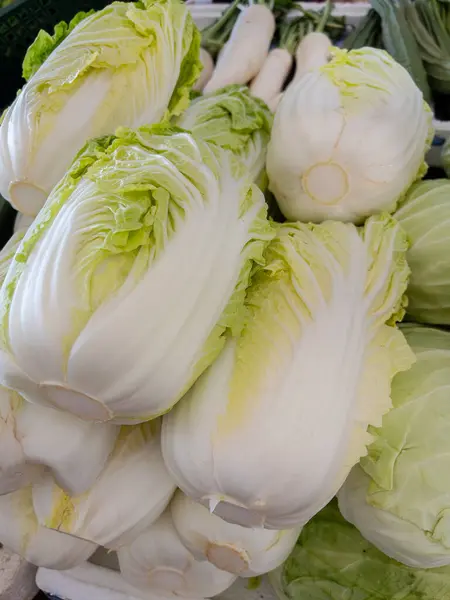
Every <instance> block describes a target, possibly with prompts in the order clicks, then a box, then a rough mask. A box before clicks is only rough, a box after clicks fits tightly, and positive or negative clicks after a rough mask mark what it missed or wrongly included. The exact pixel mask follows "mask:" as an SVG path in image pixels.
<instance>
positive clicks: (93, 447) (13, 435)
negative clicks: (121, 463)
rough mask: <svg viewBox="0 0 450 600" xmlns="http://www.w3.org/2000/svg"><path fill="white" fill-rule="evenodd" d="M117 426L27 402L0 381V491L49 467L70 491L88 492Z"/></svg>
mask: <svg viewBox="0 0 450 600" xmlns="http://www.w3.org/2000/svg"><path fill="white" fill-rule="evenodd" d="M118 429H119V428H118V427H115V426H114V425H110V424H104V423H87V422H85V421H82V420H81V419H79V418H78V417H74V416H73V415H69V414H66V413H62V412H60V411H56V410H53V409H50V408H44V407H42V406H38V405H36V404H31V403H30V402H25V401H24V400H23V398H21V397H20V395H19V394H18V393H17V392H13V391H12V390H7V389H6V388H2V387H0V494H7V493H10V492H13V491H15V490H17V489H20V488H21V487H25V486H26V485H28V484H30V483H34V482H36V481H38V480H39V479H41V476H42V475H43V474H44V472H48V471H50V472H51V473H52V475H53V476H54V477H55V479H56V481H58V483H59V485H61V486H62V487H63V488H64V489H65V490H67V491H68V492H70V493H72V494H82V493H84V492H86V491H87V490H88V489H89V488H90V487H91V486H92V485H93V484H94V483H95V481H96V479H97V477H98V476H99V475H100V473H101V471H102V469H103V467H104V466H105V463H106V461H107V459H108V457H109V455H110V454H111V452H112V450H113V447H114V444H115V441H116V437H117V434H118Z"/></svg>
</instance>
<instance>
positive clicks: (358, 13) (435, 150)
mask: <svg viewBox="0 0 450 600" xmlns="http://www.w3.org/2000/svg"><path fill="white" fill-rule="evenodd" d="M303 5H304V6H305V8H306V9H307V10H321V9H322V8H323V2H305V3H304V4H303ZM228 6H229V4H203V3H201V4H192V5H191V6H190V10H191V12H192V16H193V17H194V20H195V22H196V23H197V26H198V27H199V28H200V29H203V28H204V27H206V26H207V25H210V24H211V23H212V22H213V21H214V20H215V19H217V17H219V16H220V15H221V14H222V13H223V11H224V10H225V9H226V8H227V7H228ZM369 7H370V5H369V4H368V3H367V2H353V3H345V2H338V3H336V4H335V6H334V13H333V14H334V15H336V16H340V17H346V19H347V22H348V23H349V25H357V24H358V22H359V21H360V20H361V19H362V18H363V17H364V16H365V15H366V14H367V12H368V10H369ZM291 14H292V16H293V17H294V16H296V15H298V14H300V12H299V11H293V12H292V13H291ZM434 128H435V131H436V134H435V137H434V140H433V146H432V148H431V150H430V152H429V154H428V156H427V162H428V164H429V165H430V166H433V167H439V166H441V164H442V163H441V150H442V146H443V145H444V143H445V141H446V140H447V138H449V137H450V121H439V120H438V119H435V120H434Z"/></svg>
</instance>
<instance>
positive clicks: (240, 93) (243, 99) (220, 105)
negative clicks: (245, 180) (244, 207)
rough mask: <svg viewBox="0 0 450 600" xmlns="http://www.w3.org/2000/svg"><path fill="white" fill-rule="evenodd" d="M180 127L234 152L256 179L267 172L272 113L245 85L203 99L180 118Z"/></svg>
mask: <svg viewBox="0 0 450 600" xmlns="http://www.w3.org/2000/svg"><path fill="white" fill-rule="evenodd" d="M177 125H179V127H183V128H184V129H188V130H189V131H191V132H192V133H193V134H194V135H195V136H196V137H200V138H201V139H203V140H204V141H205V142H210V143H212V144H217V145H218V146H220V147H221V148H224V149H226V150H230V151H231V152H233V153H234V154H235V155H236V156H237V157H239V158H240V160H241V161H243V162H244V163H245V165H246V167H247V169H248V170H249V172H250V173H251V174H252V177H253V179H257V177H258V175H259V174H260V173H261V171H262V170H263V169H264V165H265V162H266V153H267V144H268V142H269V138H270V130H271V128H272V114H271V112H270V110H269V109H268V108H267V106H266V104H265V103H264V102H262V101H261V100H260V99H259V98H255V97H254V96H252V95H251V94H250V91H249V89H248V87H247V86H245V85H229V86H227V87H224V88H222V89H221V90H219V91H218V92H215V93H212V94H207V95H205V96H200V97H199V98H197V99H195V100H194V101H193V102H192V104H191V105H190V106H189V108H188V109H187V110H186V111H185V112H184V113H183V114H182V115H181V116H180V117H179V118H178V120H177Z"/></svg>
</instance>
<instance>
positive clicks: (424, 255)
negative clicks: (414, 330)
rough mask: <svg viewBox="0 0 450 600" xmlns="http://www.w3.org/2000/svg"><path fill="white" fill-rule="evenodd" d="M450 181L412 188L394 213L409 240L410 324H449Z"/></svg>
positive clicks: (432, 182) (408, 309)
mask: <svg viewBox="0 0 450 600" xmlns="http://www.w3.org/2000/svg"><path fill="white" fill-rule="evenodd" d="M449 198H450V181H449V180H448V179H432V180H427V181H421V182H420V183H418V184H416V185H413V186H412V187H411V189H410V190H409V191H408V193H407V194H406V196H405V198H404V200H403V201H402V203H401V205H400V207H399V209H398V210H397V212H396V213H395V218H396V219H397V220H398V222H399V223H400V225H401V226H402V228H403V229H404V230H405V232H406V234H407V236H408V239H409V241H410V244H411V245H410V248H409V250H408V256H407V259H408V264H409V266H410V267H411V279H410V282H409V286H408V306H407V311H408V315H410V317H411V320H412V321H416V322H419V323H430V324H431V325H434V324H435V325H447V326H448V325H450V262H449V260H448V258H447V257H448V254H449V251H450V235H449V230H448V225H449V222H450V202H449Z"/></svg>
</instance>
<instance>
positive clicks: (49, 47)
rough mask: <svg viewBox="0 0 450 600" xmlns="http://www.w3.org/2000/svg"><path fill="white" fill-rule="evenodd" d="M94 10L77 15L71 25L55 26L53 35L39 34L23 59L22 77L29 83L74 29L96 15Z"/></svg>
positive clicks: (59, 24)
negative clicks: (87, 18)
mask: <svg viewBox="0 0 450 600" xmlns="http://www.w3.org/2000/svg"><path fill="white" fill-rule="evenodd" d="M94 13H95V11H94V10H90V11H89V12H83V11H81V12H79V13H77V14H76V15H75V16H74V17H73V19H72V20H71V21H69V23H66V22H65V21H61V22H60V23H57V25H55V30H54V33H53V35H50V34H49V33H47V32H46V31H44V30H43V29H41V31H40V32H39V33H38V35H37V37H36V39H35V40H34V42H33V43H32V44H31V46H30V47H29V48H28V50H27V53H26V54H25V58H24V59H23V65H22V75H23V78H24V79H25V80H26V81H28V80H29V79H31V77H32V76H33V75H34V74H35V73H36V71H37V70H38V69H39V67H40V66H41V65H42V64H43V63H44V62H45V61H46V60H47V58H48V57H49V56H50V54H51V53H52V52H53V50H54V49H55V48H57V47H58V46H59V44H60V43H61V42H62V41H63V40H65V39H66V37H67V36H68V35H69V33H71V31H72V30H73V29H75V27H76V26H77V25H78V23H81V21H83V20H84V19H85V18H86V17H89V16H90V15H92V14H94Z"/></svg>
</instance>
